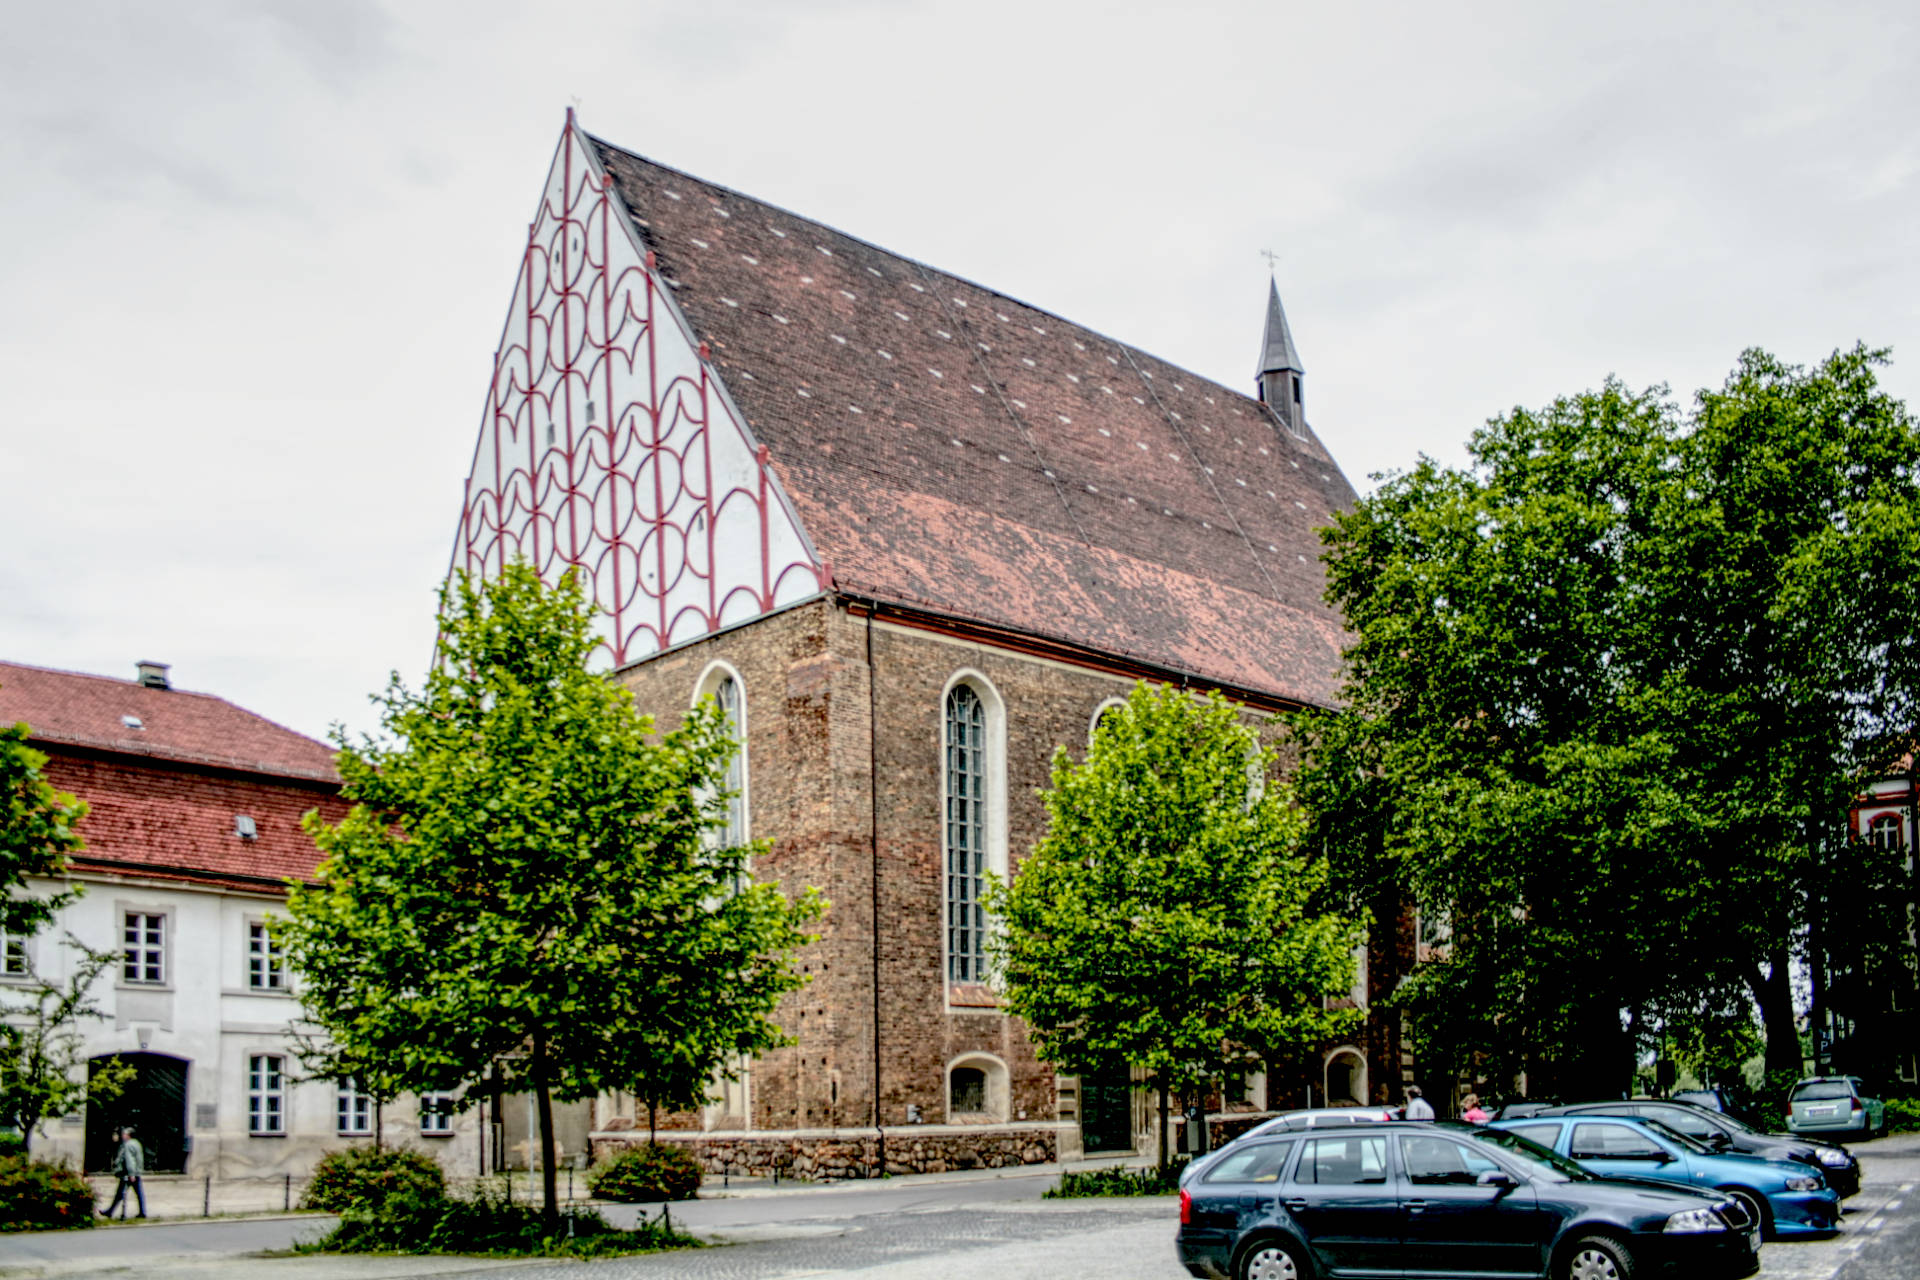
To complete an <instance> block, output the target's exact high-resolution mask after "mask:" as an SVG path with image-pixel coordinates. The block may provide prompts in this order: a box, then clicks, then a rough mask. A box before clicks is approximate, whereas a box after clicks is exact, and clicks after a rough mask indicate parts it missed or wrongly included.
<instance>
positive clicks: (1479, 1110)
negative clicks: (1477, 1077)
mask: <svg viewBox="0 0 1920 1280" xmlns="http://www.w3.org/2000/svg"><path fill="white" fill-rule="evenodd" d="M1460 1101H1461V1102H1463V1103H1465V1104H1466V1109H1465V1110H1464V1111H1462V1112H1461V1113H1460V1118H1461V1119H1462V1120H1465V1121H1466V1122H1467V1123H1468V1124H1485V1123H1486V1122H1487V1121H1489V1120H1491V1119H1493V1117H1492V1116H1491V1115H1489V1114H1487V1112H1486V1110H1485V1109H1484V1108H1483V1107H1481V1105H1480V1095H1479V1094H1477V1093H1470V1094H1468V1095H1467V1096H1466V1097H1464V1098H1462V1099H1460Z"/></svg>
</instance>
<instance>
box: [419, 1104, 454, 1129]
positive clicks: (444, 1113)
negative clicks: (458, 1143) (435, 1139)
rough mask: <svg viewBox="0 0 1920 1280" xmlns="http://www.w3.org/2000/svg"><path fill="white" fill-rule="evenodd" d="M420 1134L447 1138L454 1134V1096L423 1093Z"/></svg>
mask: <svg viewBox="0 0 1920 1280" xmlns="http://www.w3.org/2000/svg"><path fill="white" fill-rule="evenodd" d="M420 1132H421V1133H423V1134H428V1135H438V1136H446V1135H449V1134H451V1133H452V1132H453V1095H452V1094H450V1093H423V1094H421V1095H420Z"/></svg>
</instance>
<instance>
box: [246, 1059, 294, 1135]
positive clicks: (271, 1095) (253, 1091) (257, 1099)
mask: <svg viewBox="0 0 1920 1280" xmlns="http://www.w3.org/2000/svg"><path fill="white" fill-rule="evenodd" d="M284 1065H285V1064H284V1062H283V1060H282V1059H281V1057H280V1056H279V1055H278V1054H274V1053H256V1054H254V1055H253V1056H252V1057H250V1058H248V1059H247V1132H248V1133H250V1134H254V1135H257V1136H271V1135H277V1134H283V1133H285V1132H286V1131H287V1080H286V1076H285V1075H284V1074H283V1073H282V1067H283V1066H284Z"/></svg>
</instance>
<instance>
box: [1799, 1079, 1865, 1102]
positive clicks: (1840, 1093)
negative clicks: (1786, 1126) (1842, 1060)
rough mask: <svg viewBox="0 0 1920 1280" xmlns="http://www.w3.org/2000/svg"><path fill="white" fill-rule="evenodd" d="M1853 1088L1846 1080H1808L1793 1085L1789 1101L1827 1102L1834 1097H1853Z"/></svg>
mask: <svg viewBox="0 0 1920 1280" xmlns="http://www.w3.org/2000/svg"><path fill="white" fill-rule="evenodd" d="M1852 1096H1853V1089H1852V1088H1851V1087H1850V1086H1849V1085H1848V1084H1847V1082H1846V1081H1845V1080H1808V1081H1804V1082H1803V1083H1801V1084H1797V1085H1795V1086H1793V1093H1792V1094H1791V1095H1789V1097H1788V1101H1789V1102H1827V1101H1831V1100H1832V1099H1834V1098H1851V1097H1852Z"/></svg>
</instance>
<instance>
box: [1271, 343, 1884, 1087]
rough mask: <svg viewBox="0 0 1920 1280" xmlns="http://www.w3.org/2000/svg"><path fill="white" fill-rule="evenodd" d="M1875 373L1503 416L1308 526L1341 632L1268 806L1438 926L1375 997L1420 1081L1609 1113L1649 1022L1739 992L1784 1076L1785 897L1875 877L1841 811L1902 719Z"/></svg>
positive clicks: (1768, 363)
mask: <svg viewBox="0 0 1920 1280" xmlns="http://www.w3.org/2000/svg"><path fill="white" fill-rule="evenodd" d="M1881 360H1882V357H1881V356H1880V355H1879V354H1877V353H1874V352H1870V351H1866V350H1864V349H1856V350H1854V351H1851V352H1843V353H1839V354H1836V355H1835V356H1833V357H1832V358H1831V359H1829V360H1828V361H1826V362H1824V363H1823V364H1821V365H1820V366H1818V367H1816V368H1815V369H1812V370H1804V369H1799V368H1794V367H1790V366H1785V365H1782V364H1780V363H1779V362H1777V361H1775V360H1773V359H1772V358H1771V357H1769V356H1766V355H1764V354H1763V353H1759V352H1749V353H1747V354H1746V355H1745V356H1743V357H1742V360H1741V362H1740V365H1739V366H1738V367H1737V368H1736V369H1735V371H1734V373H1733V374H1732V376H1731V377H1730V378H1729V379H1728V381H1727V383H1726V384H1725V386H1724V387H1723V388H1721V389H1720V390H1717V391H1703V392H1701V393H1700V394H1699V396H1698V397H1696V400H1695V402H1694V405H1693V408H1692V409H1691V411H1683V410H1682V409H1681V408H1680V407H1679V406H1677V405H1675V404H1673V403H1671V402H1670V401H1669V400H1668V399H1667V396H1666V392H1665V389H1664V388H1653V389H1651V390H1648V391H1645V392H1634V391H1630V390H1628V389H1627V388H1625V387H1623V386H1621V385H1620V384H1618V383H1616V382H1609V383H1607V384H1606V385H1605V386H1604V387H1603V388H1601V389H1600V390H1598V391H1591V392H1586V393H1583V394H1581V395H1577V396H1570V397H1565V398H1563V399H1560V400H1557V401H1555V402H1553V403H1552V404H1550V405H1548V406H1546V407H1545V408H1543V409H1540V410H1526V409H1516V410H1514V411H1513V412H1512V413H1509V414H1507V415H1504V416H1502V417H1500V418H1496V419H1494V420H1493V421H1492V422H1490V423H1488V424H1487V426H1486V427H1485V428H1484V429H1482V430H1481V431H1480V432H1478V433H1476V434H1475V436H1474V437H1473V439H1472V442H1471V444H1470V446H1469V459H1470V460H1469V464H1468V465H1467V466H1466V467H1465V468H1461V469H1449V468H1443V467H1440V466H1438V465H1437V464H1435V463H1433V462H1432V461H1430V460H1425V459H1423V460H1422V461H1421V462H1420V463H1419V465H1417V466H1416V467H1415V468H1413V469H1412V470H1411V471H1409V472H1407V473H1405V474H1403V475H1398V476H1393V477H1388V478H1386V480H1385V482H1384V483H1383V484H1382V485H1381V486H1380V488H1379V489H1378V490H1377V491H1376V492H1375V493H1374V494H1373V495H1372V496H1371V497H1369V498H1367V499H1366V500H1364V501H1362V502H1361V503H1359V504H1358V505H1357V506H1356V508H1355V510H1353V511H1352V512H1349V513H1346V514H1344V515H1342V516H1340V517H1339V518H1338V519H1337V520H1336V522H1335V525H1334V527H1333V528H1331V529H1330V530H1328V531H1326V533H1325V535H1324V536H1325V539H1326V542H1327V546H1328V551H1327V556H1326V560H1327V563H1328V572H1329V588H1328V593H1329V599H1330V600H1331V601H1332V602H1333V603H1335V604H1336V605H1337V606H1338V607H1339V608H1340V609H1341V610H1342V611H1343V613H1344V614H1345V616H1346V620H1347V624H1348V628H1349V631H1350V633H1351V635H1352V637H1353V639H1352V643H1351V645H1350V646H1349V649H1348V651H1347V654H1346V661H1347V681H1346V686H1345V691H1344V706H1343V708H1342V709H1341V710H1339V711H1337V712H1329V713H1324V714H1320V715H1316V716H1312V717H1308V718H1306V721H1305V723H1304V730H1305V736H1306V756H1307V765H1306V768H1305V770H1304V771H1303V774H1302V777H1301V780H1300V785H1301V788H1302V794H1303V796H1304V797H1305V799H1306V801H1307V802H1308V804H1309V806H1310V807H1311V809H1312V810H1313V812H1314V815H1315V832H1314V838H1315V840H1316V841H1317V842H1318V844H1319V845H1320V846H1321V847H1323V848H1325V849H1326V850H1327V852H1328V854H1329V857H1330V859H1331V861H1332V864H1333V866H1334V870H1335V876H1336V879H1337V881H1338V882H1339V883H1340V884H1341V885H1343V886H1344V887H1346V888H1347V889H1349V890H1350V891H1353V892H1361V891H1363V890H1365V889H1367V888H1368V887H1370V886H1377V885H1381V884H1389V885H1393V886H1395V887H1397V888H1398V889H1400V890H1401V891H1402V892H1404V893H1405V894H1406V895H1407V896H1408V897H1410V898H1411V899H1412V900H1414V901H1415V902H1417V903H1418V904H1419V906H1420V907H1421V908H1422V909H1423V910H1426V911H1442V912H1446V913H1447V914H1448V915H1450V917H1451V919H1452V921H1453V924H1454V941H1453V945H1452V949H1451V954H1450V957H1449V961H1448V963H1446V964H1443V965H1431V966H1426V967H1424V968H1423V969H1422V970H1421V971H1419V972H1418V973H1417V974H1416V975H1415V976H1414V979H1413V981H1412V982H1411V983H1410V984H1409V986H1408V987H1407V988H1406V989H1405V991H1404V999H1405V1001H1406V1003H1407V1005H1408V1006H1409V1008H1410V1009H1411V1011H1412V1012H1413V1014H1414V1028H1415V1032H1416V1038H1417V1040H1418V1041H1419V1042H1420V1044H1421V1046H1422V1050H1423V1052H1426V1053H1427V1054H1428V1055H1429V1057H1430V1058H1432V1059H1438V1060H1439V1064H1440V1065H1442V1066H1443V1067H1460V1066H1464V1065H1466V1063H1467V1060H1468V1059H1472V1060H1473V1061H1474V1062H1476V1063H1477V1064H1478V1065H1479V1066H1480V1067H1481V1068H1482V1069H1485V1070H1488V1071H1490V1072H1491V1073H1493V1074H1495V1075H1499V1076H1507V1075H1510V1074H1511V1073H1514V1072H1518V1071H1521V1070H1525V1071H1527V1072H1528V1074H1529V1079H1530V1081H1532V1082H1533V1083H1534V1084H1536V1085H1538V1086H1542V1087H1546V1088H1557V1089H1560V1090H1562V1091H1565V1092H1569V1093H1601V1094H1605V1093H1611V1092H1615V1091H1617V1090H1618V1089H1620V1088H1621V1087H1623V1086H1624V1085H1625V1084H1626V1083H1627V1081H1628V1080H1629V1078H1630V1074H1631V1071H1632V1064H1633V1060H1634V1053H1635V1050H1636V1048H1637V1047H1639V1046H1641V1045H1645V1044H1649V1043H1651V1040H1652V1037H1653V1036H1654V1035H1655V1031H1654V1028H1655V1027H1656V1026H1657V1025H1658V1024H1659V1021H1660V1018H1659V1012H1660V1011H1661V1010H1668V1009H1686V1008H1689V1007H1703V1006H1702V1005H1701V1003H1700V1002H1701V1001H1703V1000H1706V1001H1708V1003H1711V1002H1712V1001H1711V999H1709V998H1710V997H1716V995H1717V996H1724V993H1725V992H1726V991H1727V990H1728V989H1729V988H1730V987H1735V988H1737V987H1741V986H1744V987H1745V988H1746V989H1747V990H1748V991H1749V993H1750V995H1751V997H1752V998H1753V1000H1754V1001H1755V1002H1756V1003H1757V1004H1758V1005H1759V1007H1760V1009H1761V1010H1762V1013H1763V1015H1764V1022H1765V1026H1766V1029H1767V1042H1768V1053H1769V1061H1770V1063H1774V1062H1782V1061H1786V1060H1788V1059H1791V1060H1792V1062H1793V1063H1794V1065H1796V1066H1797V1065H1798V1045H1797V1038H1796V1037H1795V1036H1794V1034H1793V1004H1792V995H1791V990H1790V987H1789V983H1788V974H1789V969H1790V966H1791V964H1792V962H1793V959H1794V956H1795V955H1796V953H1797V954H1800V955H1804V954H1805V953H1806V949H1807V947H1808V945H1809V943H1808V940H1809V937H1810V933H1811V930H1812V929H1813V927H1814V924H1815V917H1816V916H1817V914H1818V910H1817V904H1818V902H1819V901H1820V900H1821V896H1822V895H1820V894H1818V893H1815V892H1810V886H1811V885H1813V884H1814V883H1815V881H1816V879H1817V878H1818V877H1819V876H1820V875H1821V874H1823V873H1824V872H1826V871H1830V870H1831V869H1832V868H1833V867H1834V866H1836V865H1841V864H1842V863H1847V864H1848V865H1849V866H1850V867H1851V872H1850V874H1851V873H1857V874H1860V875H1865V874H1866V873H1867V872H1868V871H1870V870H1872V868H1871V867H1870V865H1869V864H1870V863H1871V862H1872V860H1874V859H1875V858H1879V859H1881V860H1882V861H1884V860H1885V856H1886V854H1885V851H1879V852H1875V851H1872V850H1869V849H1866V848H1863V847H1861V846H1860V844H1859V842H1857V841H1849V840H1847V839H1846V838H1845V833H1844V819H1845V807H1846V802H1847V800H1848V799H1849V798H1850V797H1851V796H1852V795H1854V794H1855V793H1856V789H1857V788H1858V787H1859V786H1860V784H1861V783H1862V782H1863V781H1864V780H1866V779H1868V778H1871V777H1872V776H1874V774H1875V773H1876V772H1877V771H1879V770H1882V769H1884V768H1886V767H1887V766H1888V765H1889V764H1890V763H1891V761H1892V758H1893V757H1894V756H1895V755H1897V754H1898V751H1899V750H1900V749H1901V747H1902V746H1903V745H1904V744H1906V743H1908V742H1910V741H1911V737H1912V733H1913V729H1914V710H1915V708H1916V706H1920V681H1917V680H1916V679H1915V676H1916V668H1917V667H1920V656H1917V655H1916V653H1915V645H1914V642H1913V638H1912V627H1911V624H1910V621H1909V619H1910V618H1911V617H1912V616H1913V614H1912V613H1911V612H1910V610H1911V609H1912V608H1913V607H1914V605H1915V604H1920V537H1916V536H1915V535H1916V530H1920V485H1917V484H1916V463H1917V462H1920V436H1916V433H1915V430H1914V426H1913V423H1912V421H1911V419H1910V418H1909V417H1908V415H1907V413H1906V411H1905V409H1904V407H1903V406H1901V405H1900V404H1899V403H1898V402H1897V401H1895V400H1892V399H1891V398H1889V397H1887V396H1886V395H1884V393H1881V392H1880V391H1879V390H1878V388H1877V386H1876V385H1875V379H1874V374H1873V369H1874V367H1875V366H1876V365H1877V364H1879V363H1881ZM1881 870H1884V868H1882V869H1881ZM1874 878H1875V879H1878V878H1879V877H1878V875H1877V874H1876V876H1875V877H1874Z"/></svg>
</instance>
